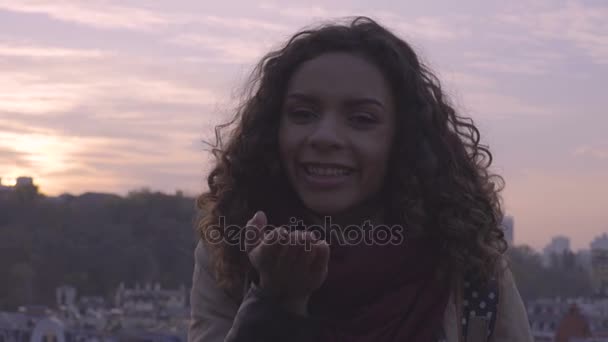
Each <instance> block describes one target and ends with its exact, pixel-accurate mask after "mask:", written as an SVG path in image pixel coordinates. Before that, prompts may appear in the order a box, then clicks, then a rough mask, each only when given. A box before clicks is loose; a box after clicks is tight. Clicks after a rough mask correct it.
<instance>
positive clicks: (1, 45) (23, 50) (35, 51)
mask: <svg viewBox="0 0 608 342" xmlns="http://www.w3.org/2000/svg"><path fill="white" fill-rule="evenodd" d="M109 55H110V54H109V53H108V52H105V51H101V50H87V49H67V48H60V47H45V46H36V45H32V44H16V43H8V42H0V56H4V57H27V58H76V59H85V58H102V57H107V56H109Z"/></svg>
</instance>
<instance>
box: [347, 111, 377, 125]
mask: <svg viewBox="0 0 608 342" xmlns="http://www.w3.org/2000/svg"><path fill="white" fill-rule="evenodd" d="M348 119H349V121H350V122H351V123H353V124H355V125H358V126H370V125H374V124H376V123H377V122H378V120H377V119H376V117H375V116H374V115H372V114H369V113H364V112H357V113H353V114H351V115H350V116H349V118H348Z"/></svg>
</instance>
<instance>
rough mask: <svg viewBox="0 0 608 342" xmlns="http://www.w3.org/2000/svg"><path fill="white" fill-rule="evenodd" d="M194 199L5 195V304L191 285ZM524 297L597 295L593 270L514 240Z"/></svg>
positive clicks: (1, 230)
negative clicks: (68, 291)
mask: <svg viewBox="0 0 608 342" xmlns="http://www.w3.org/2000/svg"><path fill="white" fill-rule="evenodd" d="M195 215H196V210H195V205H194V198H191V197H186V196H184V195H183V194H182V193H181V192H177V193H176V194H174V195H169V194H163V193H160V192H151V191H149V190H146V189H143V190H138V191H133V192H130V193H129V194H128V195H127V196H117V195H111V194H98V193H86V194H83V195H80V196H71V195H63V196H60V197H55V198H51V197H46V196H44V195H42V194H40V193H38V191H37V189H36V188H35V187H29V188H28V187H22V188H20V189H16V190H15V191H12V192H8V193H6V194H4V196H0V279H1V281H0V310H15V309H16V308H17V307H18V306H20V305H24V304H42V305H48V306H53V305H54V303H55V289H56V288H57V287H58V286H61V285H71V286H74V287H76V288H77V290H78V294H79V295H101V296H107V297H108V298H110V296H112V294H113V291H114V290H115V289H116V287H117V286H118V284H120V283H121V282H124V283H125V284H126V285H127V286H134V285H135V284H136V283H140V284H143V283H146V282H150V283H156V282H159V283H160V284H161V285H162V286H163V288H177V287H179V286H180V285H182V284H183V285H185V286H186V287H187V288H189V287H190V286H191V281H192V268H193V251H194V247H195V242H196V240H197V238H196V233H195V230H194V217H195ZM507 254H508V257H509V260H510V264H511V268H512V270H513V274H514V277H515V279H516V281H517V284H518V287H519V290H520V293H521V295H522V297H523V298H524V300H531V299H535V298H538V297H554V296H562V297H573V296H574V297H577V296H588V295H591V294H592V290H591V280H590V276H589V273H588V272H587V270H586V269H585V268H584V267H583V266H582V265H580V264H579V263H577V261H576V259H575V258H574V255H573V254H572V253H571V252H565V253H564V254H563V255H556V256H554V260H553V262H552V263H551V266H550V267H545V266H543V264H542V262H541V257H540V255H539V254H538V253H536V252H535V251H534V250H533V249H531V248H530V247H528V246H514V247H510V248H509V251H508V253H507Z"/></svg>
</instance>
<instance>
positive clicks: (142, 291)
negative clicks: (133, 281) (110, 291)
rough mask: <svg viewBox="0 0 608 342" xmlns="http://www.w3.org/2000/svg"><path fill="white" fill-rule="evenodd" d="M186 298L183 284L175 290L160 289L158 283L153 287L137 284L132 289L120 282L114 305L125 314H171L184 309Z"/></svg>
mask: <svg viewBox="0 0 608 342" xmlns="http://www.w3.org/2000/svg"><path fill="white" fill-rule="evenodd" d="M187 299H188V295H187V292H186V288H185V287H184V286H181V287H180V288H179V289H177V290H167V289H162V288H161V286H160V284H158V283H156V284H155V285H154V287H152V285H151V284H149V283H148V284H146V285H145V286H142V287H140V285H139V284H137V285H136V286H135V288H134V289H128V288H126V287H125V285H124V284H123V283H121V284H120V285H119V287H118V289H117V290H116V296H115V303H114V305H115V306H116V307H117V308H120V309H122V310H123V311H124V312H125V313H127V314H137V313H140V314H146V313H151V312H157V313H168V314H171V313H173V312H181V311H183V310H184V309H186V308H187V306H188V304H187V303H188V301H187Z"/></svg>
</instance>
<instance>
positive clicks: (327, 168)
mask: <svg viewBox="0 0 608 342" xmlns="http://www.w3.org/2000/svg"><path fill="white" fill-rule="evenodd" d="M301 166H302V169H303V170H304V172H305V173H306V174H307V175H308V176H313V177H341V176H348V175H350V174H352V173H353V172H354V171H355V169H353V168H351V167H347V166H343V165H337V164H321V163H302V164H301Z"/></svg>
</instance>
